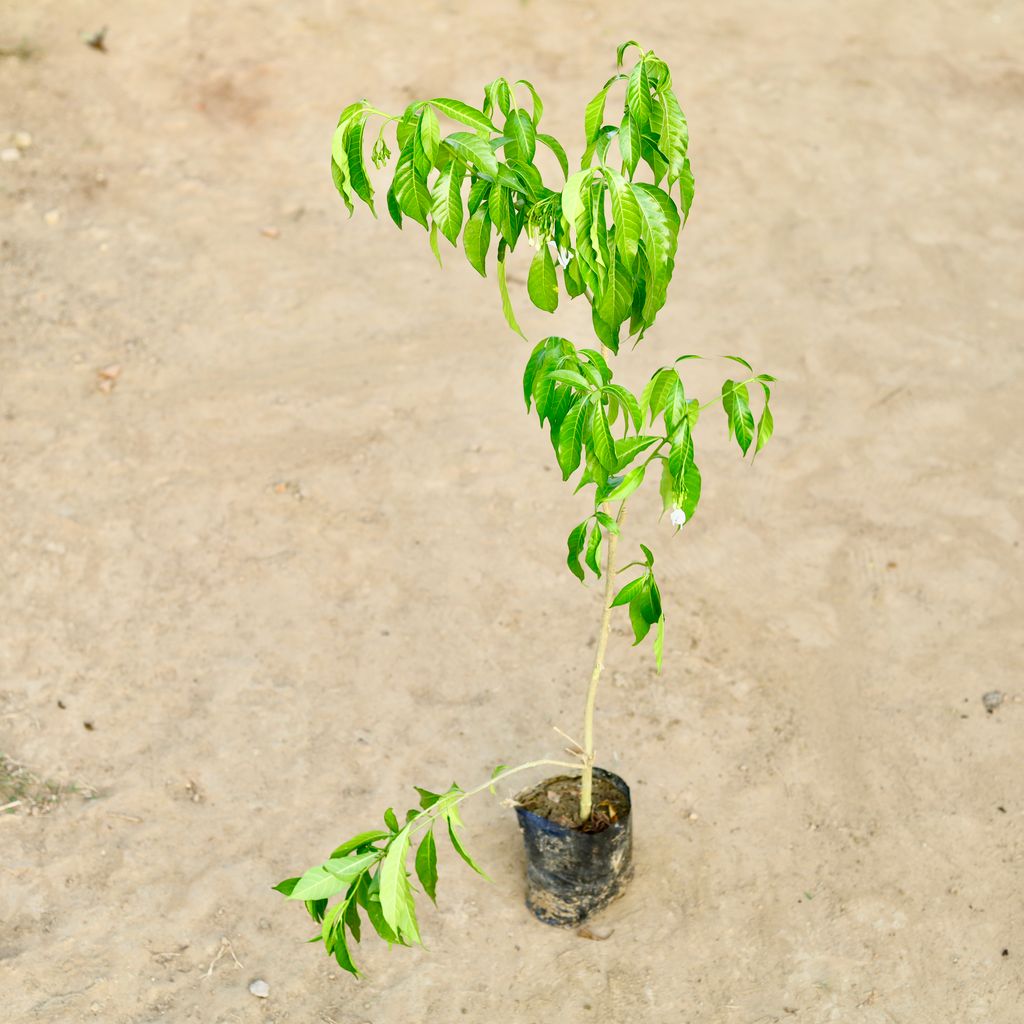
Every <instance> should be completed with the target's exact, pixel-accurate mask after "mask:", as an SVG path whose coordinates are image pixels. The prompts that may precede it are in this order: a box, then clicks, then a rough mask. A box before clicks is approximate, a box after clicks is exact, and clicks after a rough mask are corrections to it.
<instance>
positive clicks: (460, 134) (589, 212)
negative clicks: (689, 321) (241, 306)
mask: <svg viewBox="0 0 1024 1024" xmlns="http://www.w3.org/2000/svg"><path fill="white" fill-rule="evenodd" d="M632 48H635V49H636V50H637V53H638V54H639V56H638V57H637V60H636V62H635V64H634V65H633V67H632V69H631V70H630V71H629V72H628V73H626V72H625V71H622V70H619V71H618V72H617V73H616V74H615V75H613V76H612V77H611V78H609V79H608V81H607V82H605V84H604V86H603V87H602V88H601V90H600V91H599V92H598V93H597V95H596V96H595V97H594V98H593V99H592V100H591V101H590V103H589V104H588V105H587V108H586V113H585V116H584V134H585V139H584V147H585V148H584V153H583V159H582V161H581V164H580V169H579V170H578V171H576V172H575V173H573V174H570V173H569V160H568V157H567V155H566V151H565V148H564V147H563V146H562V144H561V143H560V142H559V141H558V139H556V138H555V137H554V136H552V135H549V134H547V133H545V132H543V131H541V129H540V123H541V118H542V116H543V113H544V105H543V103H542V101H541V98H540V96H539V95H538V93H537V90H536V89H535V88H534V86H533V85H532V84H531V83H530V82H528V81H526V80H525V79H520V80H519V81H516V82H514V83H511V82H509V81H508V80H507V79H505V78H497V79H495V80H494V81H493V82H491V83H490V84H489V85H487V86H486V87H485V89H484V98H483V103H482V106H481V107H479V108H478V107H473V106H471V105H469V104H467V103H464V102H462V101H461V100H457V99H451V98H446V97H439V98H435V99H431V100H418V101H415V102H413V103H410V104H409V106H408V107H406V109H405V110H404V111H403V113H402V114H401V115H398V116H388V115H386V114H384V113H383V112H382V111H379V110H377V109H376V108H375V107H373V106H371V105H370V104H369V103H367V102H366V101H359V102H357V103H353V104H351V105H350V106H348V107H346V108H345V110H344V111H342V114H341V117H340V118H339V121H338V126H337V128H336V130H335V132H334V137H333V140H332V147H331V173H332V176H333V178H334V183H335V186H336V188H337V190H338V192H339V193H340V194H341V197H342V199H343V200H344V202H345V204H346V206H347V207H348V209H349V212H350V213H351V212H352V210H353V209H354V205H355V203H356V202H357V201H362V202H363V203H365V204H366V205H367V206H369V207H370V209H371V211H373V212H374V215H375V216H376V210H375V207H374V189H373V186H372V184H371V180H370V174H369V171H368V168H367V164H366V157H365V151H366V149H367V148H369V150H370V157H371V159H372V161H373V162H374V164H375V165H376V166H377V167H383V166H384V165H386V164H387V163H388V162H389V161H390V160H391V156H392V150H391V148H390V147H389V146H388V144H387V142H386V141H385V138H384V129H385V128H386V127H387V126H388V125H390V124H392V123H393V124H394V126H395V128H394V132H395V145H396V148H397V153H398V157H397V161H396V163H395V167H394V172H393V176H392V180H391V183H390V185H389V187H388V189H387V208H388V212H389V214H390V215H391V218H392V220H394V222H395V224H397V225H398V226H399V227H402V226H403V224H404V222H405V220H406V219H410V220H413V221H415V222H416V223H418V224H419V225H421V226H422V227H423V228H424V229H426V231H427V232H428V234H429V238H430V245H431V248H432V250H433V252H434V254H435V256H436V257H437V259H438V261H439V262H440V260H441V250H440V246H439V242H438V238H439V236H443V237H444V238H445V239H447V241H448V242H449V243H450V244H451V245H452V246H456V245H457V244H458V240H459V237H460V235H461V238H462V247H463V250H464V252H465V255H466V258H467V260H468V261H469V263H470V264H471V265H472V266H473V267H474V269H476V270H477V272H478V273H480V274H481V275H484V276H486V274H487V266H488V253H489V251H490V248H491V244H492V242H495V243H496V264H497V275H496V276H497V279H498V287H499V292H500V294H501V300H502V308H503V311H504V314H505V317H506V319H507V321H508V323H509V325H510V326H511V327H512V329H513V330H515V331H516V332H517V333H519V334H522V331H521V329H520V327H519V324H518V322H517V320H516V317H515V313H514V311H513V309H512V303H511V300H510V297H509V294H508V286H507V276H506V261H507V258H508V253H510V252H512V251H514V250H515V248H516V246H517V244H519V243H520V241H521V238H522V237H523V236H524V233H525V237H526V238H527V239H528V241H529V242H530V244H531V245H532V246H533V247H534V249H535V250H536V251H535V253H534V255H533V256H532V258H531V262H530V267H529V272H528V275H527V291H528V293H529V296H530V299H531V301H532V302H533V304H534V305H535V306H537V308H539V309H542V310H545V311H547V312H550V313H553V312H554V311H555V310H556V309H557V307H558V303H559V297H560V295H561V293H562V292H564V293H565V294H566V295H568V297H569V298H576V297H577V296H580V295H583V296H585V297H586V299H587V301H588V302H589V303H590V305H591V309H592V320H593V325H594V331H595V333H596V335H597V337H598V339H599V340H600V341H601V342H602V343H603V344H604V345H606V346H608V348H610V349H611V350H612V351H617V350H618V347H619V343H620V337H621V334H622V331H623V330H625V331H626V333H627V335H628V336H634V335H636V336H637V337H638V339H639V338H641V337H643V334H644V332H645V331H646V330H647V329H648V328H649V327H650V326H651V324H653V323H654V320H655V317H656V316H657V313H658V311H659V310H660V309H661V308H662V307H663V306H664V304H665V298H666V293H667V289H668V285H669V282H670V281H671V279H672V273H673V269H674V266H675V258H676V249H677V236H678V234H679V229H680V226H681V223H682V220H685V218H686V216H687V214H688V213H689V210H690V205H691V203H692V201H693V189H694V183H693V175H692V173H691V170H690V163H689V159H688V157H687V148H688V145H689V133H688V129H687V124H686V117H685V116H684V114H683V112H682V109H681V108H680V105H679V101H678V99H677V97H676V95H675V92H674V91H673V89H672V76H671V73H670V72H669V69H668V65H667V64H665V62H664V61H663V60H661V59H660V58H659V57H657V56H656V55H655V54H654V52H653V51H652V50H646V51H644V50H642V49H641V48H640V47H639V46H638V45H637V44H636V43H635V42H630V43H627V44H624V46H622V47H619V51H618V64H619V67H620V68H621V65H622V61H623V58H624V55H625V53H626V52H627V51H629V50H631V49H632ZM616 89H618V90H620V91H621V93H622V108H621V115H620V114H619V113H617V112H616V113H614V115H613V116H612V117H611V122H610V123H608V124H605V123H604V122H605V118H606V114H607V113H608V108H609V96H610V94H611V92H612V91H613V90H616ZM520 100H525V105H522V106H521V105H520ZM375 117H381V118H383V121H382V123H381V125H380V128H379V131H378V134H377V138H376V141H375V142H374V143H373V144H372V146H371V145H369V143H368V141H367V139H368V136H367V127H368V124H369V122H370V121H371V119H373V118H375ZM442 120H443V121H445V122H452V123H453V124H454V126H455V130H454V131H448V130H447V129H445V132H442V128H441V123H442ZM543 149H546V150H549V151H550V152H551V153H553V154H554V157H555V159H556V161H557V164H558V167H559V169H560V170H561V174H562V177H563V179H564V181H563V182H562V183H561V184H559V185H557V186H556V187H554V188H553V187H551V186H550V185H548V184H545V182H544V177H543V173H542V170H541V168H540V167H539V166H538V162H537V156H538V153H539V152H540V151H541V150H543ZM616 153H617V155H618V158H617V159H616ZM641 171H644V172H645V173H646V174H647V175H648V176H649V177H651V178H652V179H653V180H652V181H650V182H645V181H641V180H639V178H638V174H639V172H641ZM673 191H674V192H675V194H676V195H677V197H678V200H679V205H678V206H677V204H676V201H675V200H674V199H673ZM680 211H681V214H680ZM559 277H561V281H559Z"/></svg>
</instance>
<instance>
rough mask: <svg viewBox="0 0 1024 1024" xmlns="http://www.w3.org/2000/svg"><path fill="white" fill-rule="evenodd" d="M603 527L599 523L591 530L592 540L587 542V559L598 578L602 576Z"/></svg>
mask: <svg viewBox="0 0 1024 1024" xmlns="http://www.w3.org/2000/svg"><path fill="white" fill-rule="evenodd" d="M601 536H602V534H601V527H600V526H599V525H597V524H595V525H594V528H593V529H592V530H591V531H590V541H589V542H588V543H587V554H586V558H585V561H586V563H587V565H589V566H590V571H591V572H592V573H593V574H594V575H595V576H596V577H597V578H598V579H600V578H601Z"/></svg>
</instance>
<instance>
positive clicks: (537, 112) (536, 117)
mask: <svg viewBox="0 0 1024 1024" xmlns="http://www.w3.org/2000/svg"><path fill="white" fill-rule="evenodd" d="M516 85H525V86H526V88H527V89H529V90H530V95H531V96H532V97H533V123H534V126H536V125H538V124H540V119H541V118H542V117H543V116H544V104H543V103H542V102H541V98H540V96H539V95H538V94H537V90H536V89H535V88H534V87H533V85H532V84H531V83H530V82H528V81H527V80H526V79H525V78H520V79H519V81H517V82H516Z"/></svg>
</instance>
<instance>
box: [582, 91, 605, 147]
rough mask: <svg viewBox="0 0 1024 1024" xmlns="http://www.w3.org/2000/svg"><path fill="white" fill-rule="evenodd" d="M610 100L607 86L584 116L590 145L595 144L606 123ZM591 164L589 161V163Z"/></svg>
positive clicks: (589, 105) (584, 126)
mask: <svg viewBox="0 0 1024 1024" xmlns="http://www.w3.org/2000/svg"><path fill="white" fill-rule="evenodd" d="M607 98H608V86H607V85H606V86H605V87H604V88H603V89H602V90H601V91H600V92H599V93H598V94H597V95H596V96H595V97H594V98H593V99H592V100H591V101H590V102H589V103H588V104H587V109H586V111H585V112H584V114H583V131H584V134H585V136H586V139H587V144H588V145H589V144H590V143H591V142H593V141H594V140H595V139H596V138H597V135H598V132H600V130H601V125H602V124H603V123H604V104H605V100H606V99H607ZM588 162H589V161H588Z"/></svg>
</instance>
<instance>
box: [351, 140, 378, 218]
mask: <svg viewBox="0 0 1024 1024" xmlns="http://www.w3.org/2000/svg"><path fill="white" fill-rule="evenodd" d="M364 124H365V122H364V121H362V120H355V121H353V122H352V123H351V124H350V125H349V126H348V128H347V129H346V130H345V152H346V156H347V157H348V172H349V175H350V176H351V180H352V188H353V189H354V191H355V193H356V195H357V196H359V198H360V199H362V201H363V202H364V203H366V205H367V206H368V207H369V208H370V212H371V213H372V214H373V215H374V217H376V216H377V211H376V210H375V209H374V207H373V186H372V185H371V184H370V179H369V176H368V175H367V173H366V164H365V162H364V161H363V125H364Z"/></svg>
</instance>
